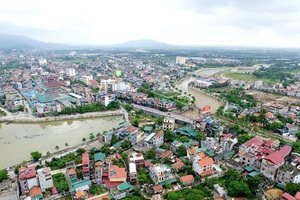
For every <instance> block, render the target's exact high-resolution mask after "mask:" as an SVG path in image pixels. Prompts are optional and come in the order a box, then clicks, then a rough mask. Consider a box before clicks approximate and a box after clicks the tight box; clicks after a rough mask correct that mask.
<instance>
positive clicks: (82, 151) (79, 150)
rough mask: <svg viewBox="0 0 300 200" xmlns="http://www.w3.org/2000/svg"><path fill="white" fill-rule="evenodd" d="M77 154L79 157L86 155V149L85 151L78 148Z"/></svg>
mask: <svg viewBox="0 0 300 200" xmlns="http://www.w3.org/2000/svg"><path fill="white" fill-rule="evenodd" d="M76 152H77V153H78V154H79V155H82V154H84V153H85V149H84V148H78V149H77V150H76Z"/></svg>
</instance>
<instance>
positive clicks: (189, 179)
mask: <svg viewBox="0 0 300 200" xmlns="http://www.w3.org/2000/svg"><path fill="white" fill-rule="evenodd" d="M179 179H180V181H181V183H182V184H183V185H184V186H188V185H193V184H194V181H195V179H194V176H193V175H186V176H181V177H180V178H179Z"/></svg>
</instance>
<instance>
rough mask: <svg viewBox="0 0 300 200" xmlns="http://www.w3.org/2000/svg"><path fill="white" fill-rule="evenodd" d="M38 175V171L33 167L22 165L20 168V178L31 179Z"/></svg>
mask: <svg viewBox="0 0 300 200" xmlns="http://www.w3.org/2000/svg"><path fill="white" fill-rule="evenodd" d="M33 177H36V171H35V168H34V167H33V166H32V167H27V168H25V167H21V168H20V169H19V179H30V178H33Z"/></svg>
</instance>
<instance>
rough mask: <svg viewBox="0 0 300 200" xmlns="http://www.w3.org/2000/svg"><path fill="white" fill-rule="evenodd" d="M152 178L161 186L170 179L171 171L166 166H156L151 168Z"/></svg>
mask: <svg viewBox="0 0 300 200" xmlns="http://www.w3.org/2000/svg"><path fill="white" fill-rule="evenodd" d="M149 171H150V173H149V174H150V177H151V179H152V180H153V181H154V183H155V184H159V183H161V182H163V181H166V180H168V179H169V177H170V174H171V169H170V168H169V167H168V166H166V165H164V164H155V165H151V166H150V167H149Z"/></svg>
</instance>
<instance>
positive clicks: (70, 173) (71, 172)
mask: <svg viewBox="0 0 300 200" xmlns="http://www.w3.org/2000/svg"><path fill="white" fill-rule="evenodd" d="M66 170H67V171H66V176H67V180H68V181H69V183H70V184H72V183H75V182H77V181H78V179H77V173H76V165H75V163H74V162H73V161H71V162H67V163H66Z"/></svg>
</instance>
